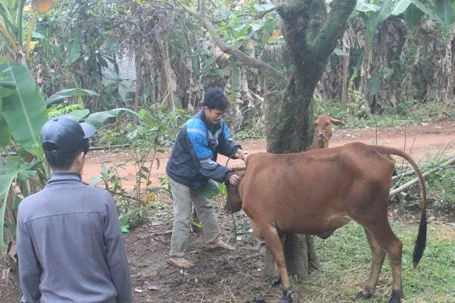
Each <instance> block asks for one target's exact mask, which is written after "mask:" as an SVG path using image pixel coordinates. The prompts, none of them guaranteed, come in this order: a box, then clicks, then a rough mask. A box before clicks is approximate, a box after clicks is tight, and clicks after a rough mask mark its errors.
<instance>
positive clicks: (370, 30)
mask: <svg viewBox="0 0 455 303" xmlns="http://www.w3.org/2000/svg"><path fill="white" fill-rule="evenodd" d="M370 2H372V3H370ZM358 15H360V16H361V17H362V18H363V20H364V22H365V24H366V29H365V40H366V43H365V47H364V50H363V52H362V55H361V60H359V63H358V65H357V67H356V69H357V70H359V69H360V67H361V66H362V65H363V64H365V62H364V58H365V56H368V54H369V53H370V51H371V48H372V45H373V41H374V38H375V36H376V33H377V32H378V31H379V30H380V29H381V28H382V26H383V24H384V22H385V21H386V20H387V19H389V18H391V17H397V16H403V19H404V21H405V22H406V25H407V26H408V28H409V29H410V30H414V29H416V28H418V27H419V26H420V21H421V19H422V18H423V17H425V18H428V19H430V20H433V21H435V22H436V23H437V24H439V26H440V27H441V32H442V34H443V35H444V36H445V37H448V36H449V35H450V34H451V33H452V27H453V25H454V23H455V9H454V5H453V4H451V3H450V2H449V1H448V0H434V1H424V0H398V1H397V0H376V1H366V0H358V1H357V6H356V10H355V11H354V13H353V16H351V18H353V17H355V16H358ZM392 72H393V70H390V69H383V70H381V71H379V73H378V74H377V75H374V76H373V79H374V81H373V82H374V83H370V85H369V86H370V87H374V89H371V90H370V91H369V94H370V95H372V94H373V92H375V91H376V90H377V87H378V86H379V85H380V82H381V81H382V78H383V76H384V75H385V74H390V73H392ZM378 79H380V80H379V81H377V80H378Z"/></svg>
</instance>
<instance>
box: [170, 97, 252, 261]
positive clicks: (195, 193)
mask: <svg viewBox="0 0 455 303" xmlns="http://www.w3.org/2000/svg"><path fill="white" fill-rule="evenodd" d="M203 106H204V107H203V109H202V110H201V111H200V112H199V113H197V114H196V115H195V116H194V117H193V118H191V119H190V120H188V121H187V122H186V123H185V125H184V127H183V128H182V129H181V131H180V133H179V134H178V136H177V139H176V142H175V144H174V147H173V149H172V153H171V156H170V158H169V160H168V164H167V167H166V172H167V175H168V177H169V184H170V186H171V193H172V198H173V203H174V226H173V230H172V238H171V249H170V262H171V264H173V265H175V266H177V267H179V268H190V267H192V266H193V264H192V263H191V262H189V261H188V260H186V259H185V258H184V256H185V251H186V249H187V247H188V237H189V233H190V223H189V222H190V217H191V211H192V205H194V208H195V210H196V213H197V215H198V218H199V220H200V221H201V224H202V230H203V231H204V235H205V238H206V240H207V242H208V243H209V244H208V245H209V247H211V248H221V249H225V250H230V251H232V250H234V247H232V246H231V245H228V244H226V243H224V242H223V241H221V239H220V229H219V226H218V222H217V220H216V216H215V213H214V211H213V209H212V206H211V204H210V201H208V200H207V198H206V197H205V196H204V189H205V188H206V186H207V183H208V182H209V180H210V179H211V180H215V181H218V182H230V183H231V184H233V185H237V184H238V182H239V181H240V177H239V176H238V175H236V174H233V173H231V171H230V170H229V168H227V167H226V166H222V165H220V164H218V163H217V162H216V157H217V154H218V153H220V154H222V155H225V156H228V157H233V158H241V159H244V155H243V152H242V149H241V147H240V145H239V144H237V143H236V142H234V141H233V140H232V139H231V135H230V132H229V128H228V126H227V125H226V124H225V123H224V121H223V119H222V118H223V115H224V112H225V110H226V108H227V106H228V101H227V99H226V96H225V95H224V94H223V92H222V91H221V90H220V89H218V88H209V89H208V90H207V91H206V92H205V95H204V102H203Z"/></svg>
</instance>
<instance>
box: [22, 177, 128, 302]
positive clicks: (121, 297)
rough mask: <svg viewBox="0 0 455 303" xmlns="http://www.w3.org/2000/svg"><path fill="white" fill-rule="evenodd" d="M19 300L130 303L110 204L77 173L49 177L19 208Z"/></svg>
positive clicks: (107, 196) (106, 196) (120, 243)
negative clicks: (46, 182)
mask: <svg viewBox="0 0 455 303" xmlns="http://www.w3.org/2000/svg"><path fill="white" fill-rule="evenodd" d="M17 221H18V222H17V251H18V259H19V260H18V261H19V276H20V283H21V288H22V293H23V297H22V300H21V302H24V303H32V302H40V303H54V302H55V303H57V302H59V303H60V302H78V303H89V302H90V303H95V302H96V303H128V302H131V300H132V299H131V296H132V291H131V279H130V272H129V267H128V261H127V258H126V253H125V248H124V244H123V236H122V233H121V231H120V223H119V220H118V214H117V210H116V207H115V204H114V201H113V199H112V197H111V195H110V194H109V192H107V191H106V190H104V189H100V188H94V187H91V186H87V185H85V184H83V183H82V182H81V179H80V175H79V174H75V173H52V178H51V179H50V180H49V182H48V184H47V185H46V187H45V188H44V189H43V190H42V191H40V192H38V193H36V194H34V195H31V196H29V197H27V198H25V199H24V200H23V201H22V202H21V203H20V205H19V214H18V220H17Z"/></svg>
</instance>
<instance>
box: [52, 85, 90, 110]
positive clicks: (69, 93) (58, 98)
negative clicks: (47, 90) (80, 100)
mask: <svg viewBox="0 0 455 303" xmlns="http://www.w3.org/2000/svg"><path fill="white" fill-rule="evenodd" d="M86 95H89V96H98V94H97V93H96V92H94V91H92V90H89V89H82V88H69V89H62V90H61V91H59V92H57V93H55V94H53V95H52V96H50V97H49V98H48V99H47V102H46V103H47V106H48V107H49V106H50V105H53V104H58V103H62V102H63V101H64V100H65V99H66V98H70V97H73V96H76V97H82V96H86Z"/></svg>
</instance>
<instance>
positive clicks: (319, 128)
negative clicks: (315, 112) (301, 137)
mask: <svg viewBox="0 0 455 303" xmlns="http://www.w3.org/2000/svg"><path fill="white" fill-rule="evenodd" d="M332 124H335V125H344V122H343V121H341V120H338V119H335V118H332V117H329V116H327V115H320V116H317V117H316V118H315V119H314V137H313V144H311V147H310V149H322V148H328V147H329V140H330V138H331V137H332Z"/></svg>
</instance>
